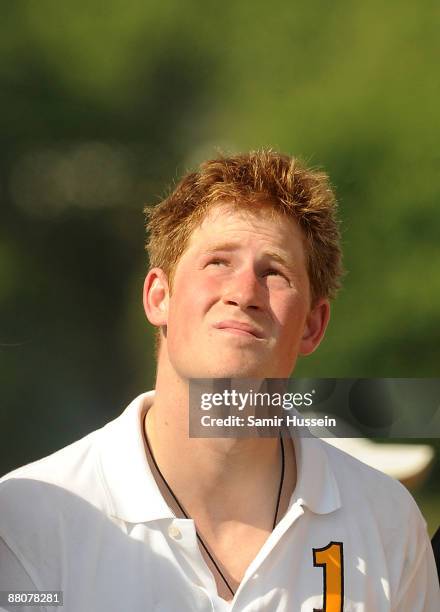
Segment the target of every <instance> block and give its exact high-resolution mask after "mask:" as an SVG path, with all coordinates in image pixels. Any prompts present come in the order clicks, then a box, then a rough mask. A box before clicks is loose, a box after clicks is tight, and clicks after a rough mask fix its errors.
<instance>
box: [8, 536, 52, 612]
mask: <svg viewBox="0 0 440 612" xmlns="http://www.w3.org/2000/svg"><path fill="white" fill-rule="evenodd" d="M0 591H28V592H32V591H38V589H37V587H36V586H35V584H34V582H33V581H32V579H31V577H30V576H29V574H28V573H27V572H26V570H25V569H24V567H23V565H22V564H21V563H20V561H19V560H18V558H17V557H16V555H15V554H14V552H13V551H12V550H11V549H10V548H9V546H8V545H7V544H6V542H5V541H4V540H3V538H1V537H0ZM2 605H3V607H1V606H0V612H3V611H5V612H25V611H26V610H29V607H28V606H26V607H24V606H16V605H15V606H8V605H7V604H6V602H3V604H2ZM33 610H35V612H46V610H47V608H46V607H41V606H37V607H34V606H33Z"/></svg>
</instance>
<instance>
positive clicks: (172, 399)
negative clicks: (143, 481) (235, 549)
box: [145, 364, 296, 524]
mask: <svg viewBox="0 0 440 612" xmlns="http://www.w3.org/2000/svg"><path fill="white" fill-rule="evenodd" d="M159 365H160V366H162V367H159V368H158V372H159V374H158V377H157V383H156V394H155V400H154V404H153V405H152V406H151V408H150V409H149V411H148V412H147V415H146V418H145V431H146V435H147V438H148V441H149V445H150V448H151V451H152V454H153V456H154V458H155V460H156V462H157V465H158V466H159V468H160V471H161V472H162V474H163V476H164V478H165V479H166V481H167V483H168V485H169V486H170V487H171V489H172V490H173V492H174V494H175V495H176V497H177V498H178V499H179V501H180V502H181V504H182V506H183V507H184V508H185V510H186V512H187V513H188V514H189V516H195V515H196V514H197V515H198V516H200V517H201V518H203V520H205V521H209V522H211V523H216V524H220V523H222V522H225V521H231V520H235V521H244V522H249V518H250V517H252V516H253V515H255V520H256V521H258V522H259V519H257V516H256V514H257V512H260V513H261V510H258V507H259V506H260V508H261V504H263V506H264V504H265V503H266V504H267V508H266V509H264V508H263V511H262V512H263V515H264V520H265V521H266V522H267V520H269V519H270V517H272V519H271V520H273V510H274V503H275V500H276V497H277V493H278V487H279V482H280V472H281V451H280V442H279V438H243V439H242V438H240V439H237V438H190V437H189V432H188V421H189V419H188V411H189V406H188V382H187V381H184V380H182V379H180V378H179V377H178V376H177V375H176V373H175V372H174V370H173V369H172V368H171V366H169V364H159ZM164 366H165V367H164ZM285 451H286V478H285V484H286V487H287V488H286V491H285V493H284V497H285V496H286V495H287V498H286V499H287V501H288V499H290V495H291V493H292V492H293V488H294V485H295V478H296V473H295V465H294V453H293V447H292V445H291V441H290V440H286V441H285ZM182 457H184V458H185V460H184V461H182ZM262 491H264V495H262V493H261V492H262ZM285 505H286V504H284V506H285ZM281 507H283V504H282V506H281ZM280 509H281V508H280ZM279 516H281V514H280V515H279Z"/></svg>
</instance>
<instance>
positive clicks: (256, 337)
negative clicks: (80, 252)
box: [0, 151, 440, 612]
mask: <svg viewBox="0 0 440 612" xmlns="http://www.w3.org/2000/svg"><path fill="white" fill-rule="evenodd" d="M148 217H149V223H148V229H149V231H150V240H149V243H148V250H149V255H150V263H151V266H152V268H151V269H150V271H149V273H148V275H147V278H146V280H145V287H144V307H145V312H146V315H147V317H148V319H149V321H150V322H151V323H152V324H153V325H154V326H156V327H157V329H158V330H159V332H158V347H157V349H158V360H157V380H156V389H155V392H149V393H146V394H143V395H141V396H140V397H138V398H137V399H136V400H134V401H133V402H132V404H131V405H130V406H129V407H128V408H127V409H126V410H125V412H124V413H123V414H122V415H121V416H120V417H119V418H118V419H116V420H115V421H113V422H112V423H109V424H108V425H107V426H106V427H104V428H103V429H101V430H99V431H97V432H94V433H92V434H90V435H89V436H87V437H86V438H84V439H83V440H80V441H79V442H76V443H75V444H73V445H71V446H69V447H67V448H65V449H63V450H61V451H59V452H58V453H55V454H54V455H52V456H50V457H48V458H46V459H43V460H41V461H39V462H36V463H34V464H31V465H29V466H25V467H24V468H21V469H19V470H16V471H15V472H13V473H12V474H9V475H8V476H7V477H5V479H4V480H3V482H2V484H1V486H0V589H2V590H8V591H12V590H14V589H15V590H17V589H23V590H29V591H35V590H40V591H44V590H62V591H63V600H64V610H68V611H69V612H70V611H73V610H75V611H81V612H82V611H83V610H93V611H101V610H102V611H104V610H105V611H106V612H108V611H112V610H115V611H116V610H117V611H120V610H130V611H137V610H139V611H140V610H154V611H156V610H157V611H159V610H160V611H166V612H190V611H191V612H194V611H200V612H202V611H203V612H205V611H208V610H215V611H218V612H219V611H227V610H230V611H237V612H238V611H240V612H256V611H266V610H267V611H274V612H292V611H295V612H296V611H301V612H313V611H314V610H315V611H316V610H326V612H341V611H342V610H344V611H346V612H348V611H349V610H358V611H361V610H362V611H374V612H385V611H391V610H393V611H397V610H398V611H399V612H402V611H408V612H410V611H411V612H422V611H423V612H428V611H432V612H434V610H438V606H439V602H440V598H439V591H438V583H437V576H436V573H435V567H434V560H433V555H432V550H431V546H430V542H429V539H428V536H427V533H426V525H425V522H424V520H423V518H422V516H421V515H420V512H419V511H418V509H417V507H416V505H415V503H414V501H413V500H412V498H411V497H410V495H409V494H408V493H407V492H406V490H405V489H404V488H403V487H402V486H401V485H400V484H399V483H397V482H396V481H394V480H392V479H390V478H389V477H387V476H385V475H383V474H381V473H379V472H376V471H375V470H372V469H371V468H368V467H367V466H365V465H364V464H362V463H360V462H358V461H356V460H355V459H353V458H351V457H350V456H348V455H346V454H344V453H342V452H340V451H338V450H337V449H335V448H333V447H330V446H329V445H327V444H325V442H322V441H320V440H318V439H314V438H302V437H295V439H294V442H293V441H292V440H291V439H283V438H190V437H189V433H188V421H189V414H188V412H189V400H188V395H189V384H190V381H191V379H194V378H205V379H207V378H208V379H211V378H212V379H217V378H234V379H248V378H253V379H256V378H258V379H263V378H287V377H289V375H290V374H291V372H292V371H293V369H294V367H295V363H296V360H297V358H298V356H299V355H308V354H309V353H311V352H312V351H313V350H315V349H316V348H317V346H318V345H319V343H320V341H321V339H322V337H323V335H324V332H325V329H326V326H327V323H328V320H329V311H330V307H329V299H330V298H331V297H333V296H334V294H335V292H336V290H337V288H338V284H339V277H340V274H341V264H340V260H341V256H340V247H339V232H338V225H337V221H336V218H335V201H334V197H333V193H332V191H331V189H330V187H329V184H328V181H327V178H326V177H325V175H323V174H321V173H317V172H314V171H311V170H308V169H306V168H304V167H302V166H301V165H300V164H299V163H298V162H297V161H296V160H295V159H292V158H289V157H287V156H283V155H279V154H277V153H274V152H271V151H263V152H259V153H250V154H248V155H242V156H236V157H231V158H221V159H217V160H214V161H210V162H207V163H205V164H203V165H202V166H201V168H200V171H199V172H197V173H193V174H190V175H188V176H186V177H185V178H184V179H183V180H182V181H181V182H180V183H179V184H178V185H177V187H176V189H175V190H174V192H173V193H172V194H171V195H170V196H169V197H168V198H167V199H166V200H164V202H162V203H161V204H159V205H158V206H157V207H155V208H153V209H151V210H149V211H148ZM43 609H45V608H44V607H43Z"/></svg>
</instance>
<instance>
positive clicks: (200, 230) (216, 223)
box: [187, 204, 305, 255]
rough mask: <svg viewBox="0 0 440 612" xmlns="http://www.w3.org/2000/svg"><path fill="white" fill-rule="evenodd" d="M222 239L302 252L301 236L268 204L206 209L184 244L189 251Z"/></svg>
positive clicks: (302, 239)
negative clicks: (186, 243)
mask: <svg viewBox="0 0 440 612" xmlns="http://www.w3.org/2000/svg"><path fill="white" fill-rule="evenodd" d="M225 239H230V240H231V241H232V242H233V241H234V240H235V241H236V242H237V245H240V244H242V245H244V244H247V243H256V244H257V243H259V244H261V245H264V244H267V245H271V246H273V247H277V248H279V249H282V250H284V251H286V252H291V251H292V250H293V251H295V255H298V252H299V251H301V252H303V251H304V247H305V241H304V235H303V232H302V230H301V228H300V227H299V225H298V223H297V222H296V221H295V220H294V219H293V218H291V217H289V216H287V215H283V214H282V213H280V212H278V211H276V210H274V209H273V208H272V207H271V206H270V205H262V206H258V207H256V208H253V209H250V208H248V207H242V208H238V207H236V206H231V205H230V204H217V205H215V206H213V207H212V208H210V209H209V210H208V212H207V214H206V215H205V217H204V218H203V220H202V222H201V223H200V225H198V226H197V227H196V228H195V229H194V230H193V232H192V234H191V236H190V240H189V243H188V247H187V248H188V249H189V250H191V251H194V250H197V249H198V248H200V249H203V248H205V247H206V246H217V245H218V246H220V245H221V244H222V243H223V242H224V241H225Z"/></svg>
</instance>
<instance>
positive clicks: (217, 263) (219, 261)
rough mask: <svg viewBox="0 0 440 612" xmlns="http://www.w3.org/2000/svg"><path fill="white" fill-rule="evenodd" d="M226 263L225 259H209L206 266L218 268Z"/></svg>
mask: <svg viewBox="0 0 440 612" xmlns="http://www.w3.org/2000/svg"><path fill="white" fill-rule="evenodd" d="M227 263H228V262H227V261H226V259H221V258H219V257H215V258H213V259H210V260H209V261H208V263H207V264H206V265H207V266H211V265H213V266H220V265H222V264H225V265H226V264H227Z"/></svg>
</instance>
